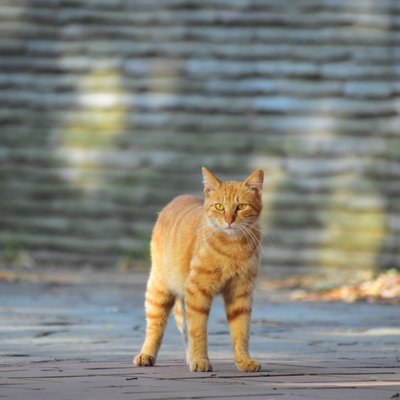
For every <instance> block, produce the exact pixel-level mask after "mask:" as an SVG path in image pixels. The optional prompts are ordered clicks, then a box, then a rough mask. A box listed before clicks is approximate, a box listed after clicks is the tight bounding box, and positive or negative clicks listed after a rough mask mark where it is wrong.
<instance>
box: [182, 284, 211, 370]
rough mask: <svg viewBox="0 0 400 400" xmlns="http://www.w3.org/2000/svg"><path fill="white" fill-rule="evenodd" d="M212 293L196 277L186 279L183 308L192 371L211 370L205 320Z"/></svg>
mask: <svg viewBox="0 0 400 400" xmlns="http://www.w3.org/2000/svg"><path fill="white" fill-rule="evenodd" d="M211 299H212V295H211V293H209V292H208V291H207V289H206V288H204V287H203V286H202V285H201V283H200V282H199V281H198V280H196V279H191V278H190V277H189V278H188V280H187V283H186V287H185V310H186V324H187V330H188V332H187V333H188V344H189V348H188V355H187V363H188V364H189V367H190V370H191V371H192V372H195V371H199V372H205V371H212V366H211V363H210V361H209V359H208V352H207V322H208V315H209V313H210V307H211Z"/></svg>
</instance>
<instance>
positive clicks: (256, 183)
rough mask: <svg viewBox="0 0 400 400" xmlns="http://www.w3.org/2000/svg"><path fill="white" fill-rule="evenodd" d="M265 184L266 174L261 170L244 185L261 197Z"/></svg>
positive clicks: (256, 171)
mask: <svg viewBox="0 0 400 400" xmlns="http://www.w3.org/2000/svg"><path fill="white" fill-rule="evenodd" d="M263 182H264V172H263V171H262V170H261V169H257V170H255V171H254V172H253V173H252V174H251V175H250V176H249V177H248V178H247V179H246V180H245V181H244V182H243V185H245V186H247V187H248V188H250V189H251V190H253V191H254V192H255V193H257V194H258V195H259V196H261V193H262V185H263Z"/></svg>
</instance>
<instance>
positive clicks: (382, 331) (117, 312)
mask: <svg viewBox="0 0 400 400" xmlns="http://www.w3.org/2000/svg"><path fill="white" fill-rule="evenodd" d="M144 287H145V275H144V274H140V273H135V274H134V273H129V274H110V273H96V274H93V273H90V274H84V273H79V274H74V273H69V274H67V275H65V274H61V275H60V274H56V275H51V274H50V275H49V274H47V275H45V276H43V277H41V278H40V279H39V280H38V282H36V283H35V282H17V283H6V282H1V283H0V399H2V398H4V399H13V400H24V399H65V400H67V399H83V400H84V399H96V400H101V399H113V400H114V399H160V400H162V399H186V398H195V399H213V398H217V399H223V398H230V399H231V398H248V397H251V398H255V399H258V398H259V399H261V398H263V399H275V398H276V399H303V400H304V399H363V400H364V399H373V400H381V399H382V400H383V399H396V398H399V399H400V373H399V367H400V307H398V306H391V305H370V304H342V303H329V304H328V303H302V302H297V303H296V302H288V301H285V300H284V299H283V298H281V297H280V296H279V295H277V294H276V293H268V292H265V291H261V290H258V291H257V293H256V298H255V307H254V313H253V325H252V340H251V350H252V354H253V356H256V355H257V356H258V358H259V359H261V361H262V362H263V370H262V371H261V372H260V373H252V374H244V373H241V372H238V371H236V369H235V367H234V365H233V363H232V361H231V351H230V341H229V335H228V330H227V326H226V323H225V318H224V315H223V309H222V305H221V301H220V300H219V299H217V301H216V302H215V304H214V307H213V310H212V313H211V317H210V326H209V348H210V357H211V359H212V361H213V366H214V371H213V372H212V373H201V374H199V373H196V374H194V373H190V372H188V369H187V367H186V366H185V365H184V363H183V357H184V354H183V346H182V344H181V338H180V337H179V335H178V332H177V329H176V328H175V326H174V324H173V323H172V322H173V321H171V323H170V324H169V326H168V329H167V332H166V335H165V339H164V343H163V346H162V348H161V351H160V357H159V363H158V366H156V367H152V368H146V369H142V368H134V367H132V366H131V365H130V363H131V359H132V357H133V355H134V354H135V353H136V352H137V351H138V350H139V348H140V345H141V342H142V339H143V335H144V327H145V323H144V322H145V321H144V313H143V298H144Z"/></svg>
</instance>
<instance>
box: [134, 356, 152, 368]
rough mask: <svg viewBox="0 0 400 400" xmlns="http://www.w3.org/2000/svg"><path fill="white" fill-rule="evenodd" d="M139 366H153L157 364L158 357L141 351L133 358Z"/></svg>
mask: <svg viewBox="0 0 400 400" xmlns="http://www.w3.org/2000/svg"><path fill="white" fill-rule="evenodd" d="M133 362H134V364H135V365H136V366H137V367H151V366H152V365H154V364H155V362H156V358H155V357H154V356H152V355H150V354H146V353H140V354H138V355H137V356H136V357H135V359H134V360H133Z"/></svg>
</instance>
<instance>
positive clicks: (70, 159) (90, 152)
mask: <svg viewBox="0 0 400 400" xmlns="http://www.w3.org/2000/svg"><path fill="white" fill-rule="evenodd" d="M75 97H76V99H75V101H74V107H75V113H74V114H73V116H72V117H71V115H69V116H68V118H66V119H65V120H63V121H60V129H61V130H62V137H61V138H60V142H59V146H58V148H57V150H56V151H57V152H58V153H59V155H60V156H63V157H64V158H65V161H66V164H67V165H68V166H69V169H68V170H66V173H65V179H66V180H67V181H68V183H70V184H72V185H73V186H76V187H78V188H79V189H82V190H83V191H84V192H87V191H91V190H96V189H98V188H100V187H101V186H102V185H104V184H105V183H106V182H104V174H105V171H104V168H106V167H107V165H106V164H107V158H110V157H112V150H115V141H116V138H117V137H118V136H119V135H121V134H123V133H124V131H125V120H126V113H127V107H128V104H127V94H126V92H125V90H124V88H123V81H122V79H121V76H120V73H119V72H118V71H116V70H111V69H107V70H93V71H89V72H88V73H87V74H86V75H84V76H82V77H81V78H80V80H79V81H78V83H77V87H76V93H75ZM132 111H133V110H132V109H130V110H129V112H130V115H131V118H132V114H133V112H132ZM110 152H111V153H110ZM114 156H115V157H118V154H114Z"/></svg>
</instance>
